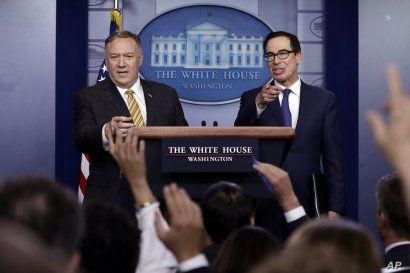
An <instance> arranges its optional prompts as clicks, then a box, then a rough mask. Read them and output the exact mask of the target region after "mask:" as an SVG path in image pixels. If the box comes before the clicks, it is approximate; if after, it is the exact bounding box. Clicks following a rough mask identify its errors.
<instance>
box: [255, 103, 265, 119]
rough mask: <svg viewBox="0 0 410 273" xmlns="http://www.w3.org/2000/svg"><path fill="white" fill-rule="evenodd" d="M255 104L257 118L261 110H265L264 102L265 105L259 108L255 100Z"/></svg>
mask: <svg viewBox="0 0 410 273" xmlns="http://www.w3.org/2000/svg"><path fill="white" fill-rule="evenodd" d="M255 105H256V117H257V118H259V117H260V116H261V115H262V113H263V111H265V109H266V104H265V107H264V108H263V109H260V108H259V107H258V104H257V103H256V102H255Z"/></svg>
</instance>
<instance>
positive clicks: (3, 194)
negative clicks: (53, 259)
mask: <svg viewBox="0 0 410 273" xmlns="http://www.w3.org/2000/svg"><path fill="white" fill-rule="evenodd" d="M0 217H2V218H5V219H10V220H13V221H16V222H18V223H21V224H22V225H24V226H25V227H27V228H29V229H30V230H32V231H33V232H34V233H35V234H37V235H38V236H39V238H40V239H41V240H42V241H43V242H44V243H45V244H46V245H47V246H49V247H50V248H52V249H53V252H54V253H56V254H58V256H60V257H62V258H63V259H67V258H68V259H72V258H73V256H75V255H77V254H78V253H77V251H78V247H79V244H80V241H81V237H82V232H83V217H82V212H81V207H80V206H79V204H78V201H77V200H76V198H75V196H74V194H72V193H71V192H69V191H68V190H67V189H64V188H62V187H61V186H60V185H58V184H57V183H56V182H54V181H52V180H50V179H48V178H44V177H23V178H14V179H9V180H7V181H5V182H4V183H3V184H2V185H1V186H0Z"/></svg>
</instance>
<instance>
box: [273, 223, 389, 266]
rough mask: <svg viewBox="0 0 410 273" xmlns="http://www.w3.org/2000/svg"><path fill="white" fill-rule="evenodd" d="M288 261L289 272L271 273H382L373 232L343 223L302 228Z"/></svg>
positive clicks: (295, 236) (287, 249) (287, 252)
mask: <svg viewBox="0 0 410 273" xmlns="http://www.w3.org/2000/svg"><path fill="white" fill-rule="evenodd" d="M284 259H285V260H288V265H287V266H288V268H287V270H282V271H281V270H276V271H275V270H273V271H271V272H292V273H293V272H298V273H311V272H312V273H313V272H327V273H338V272H344V273H363V272H366V273H379V272H380V268H381V266H382V263H381V256H380V253H379V249H378V247H377V245H376V243H375V241H374V240H373V239H372V237H371V236H370V234H369V232H368V231H367V230H365V229H364V228H363V227H362V226H360V225H359V224H357V223H354V222H352V221H349V220H343V219H336V220H335V219H320V220H316V221H311V222H309V223H307V224H305V225H304V226H302V227H301V228H300V229H298V230H297V231H296V232H295V233H294V234H293V235H292V236H291V238H290V239H289V240H288V242H287V244H286V247H285V251H284ZM289 261H291V262H289ZM276 266H277V267H278V268H279V267H280V268H282V269H283V268H284V266H281V265H280V264H279V263H277V264H276ZM290 267H291V268H293V270H292V269H291V268H290Z"/></svg>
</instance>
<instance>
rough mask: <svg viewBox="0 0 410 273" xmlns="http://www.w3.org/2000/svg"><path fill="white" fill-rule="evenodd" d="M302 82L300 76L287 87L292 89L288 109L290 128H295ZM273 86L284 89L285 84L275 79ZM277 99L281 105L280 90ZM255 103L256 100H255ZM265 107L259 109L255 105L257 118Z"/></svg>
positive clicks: (281, 95) (281, 94)
mask: <svg viewBox="0 0 410 273" xmlns="http://www.w3.org/2000/svg"><path fill="white" fill-rule="evenodd" d="M270 82H272V79H271V80H270V81H269V82H268V83H267V84H269V83H270ZM301 84H302V82H301V81H300V78H298V80H297V81H296V82H295V83H294V84H292V86H290V87H289V88H288V89H290V90H292V92H290V93H289V100H288V102H289V110H290V113H291V115H292V128H293V129H295V128H296V125H297V123H298V117H299V105H300V86H301ZM275 86H277V87H279V88H280V89H286V87H285V86H283V85H281V84H280V83H278V82H277V81H276V80H275ZM278 99H279V104H280V105H282V99H283V93H282V92H281V93H280V94H279V96H278ZM255 105H256V102H255ZM265 109H266V107H265V108H264V109H259V107H258V106H256V114H257V117H258V118H259V117H260V115H262V113H263V111H265Z"/></svg>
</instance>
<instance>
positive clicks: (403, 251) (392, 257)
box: [384, 244, 410, 272]
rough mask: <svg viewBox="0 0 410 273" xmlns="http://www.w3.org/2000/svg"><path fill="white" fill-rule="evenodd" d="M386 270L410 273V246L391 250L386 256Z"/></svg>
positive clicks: (401, 246)
mask: <svg viewBox="0 0 410 273" xmlns="http://www.w3.org/2000/svg"><path fill="white" fill-rule="evenodd" d="M384 268H385V269H387V270H389V272H396V271H397V272H410V244H405V245H398V246H395V247H393V248H391V249H389V251H387V252H386V253H385V254H384ZM405 270H406V271H405Z"/></svg>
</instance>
